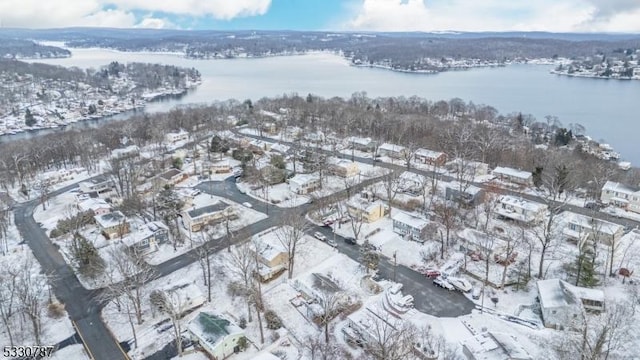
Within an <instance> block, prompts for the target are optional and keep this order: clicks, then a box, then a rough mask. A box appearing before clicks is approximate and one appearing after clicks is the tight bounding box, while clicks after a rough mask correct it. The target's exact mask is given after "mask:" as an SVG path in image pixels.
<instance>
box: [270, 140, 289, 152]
mask: <svg viewBox="0 0 640 360" xmlns="http://www.w3.org/2000/svg"><path fill="white" fill-rule="evenodd" d="M271 151H275V152H279V153H282V154H285V153H286V152H287V151H289V146H287V145H284V144H280V143H277V144H273V145H271Z"/></svg>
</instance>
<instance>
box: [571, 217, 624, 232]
mask: <svg viewBox="0 0 640 360" xmlns="http://www.w3.org/2000/svg"><path fill="white" fill-rule="evenodd" d="M564 216H566V217H567V222H568V223H569V224H575V225H578V226H580V227H581V228H584V229H586V230H592V231H596V232H599V233H601V234H606V235H612V236H613V235H615V234H618V233H620V232H621V231H623V230H624V227H623V226H622V225H618V224H616V223H612V222H609V221H606V220H601V219H596V218H592V217H590V216H585V215H581V214H576V213H572V212H565V213H564Z"/></svg>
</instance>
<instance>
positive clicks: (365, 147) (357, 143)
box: [347, 136, 376, 152]
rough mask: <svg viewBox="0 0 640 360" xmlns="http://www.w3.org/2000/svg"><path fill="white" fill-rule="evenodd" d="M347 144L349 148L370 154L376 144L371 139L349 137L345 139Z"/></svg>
mask: <svg viewBox="0 0 640 360" xmlns="http://www.w3.org/2000/svg"><path fill="white" fill-rule="evenodd" d="M347 143H348V146H349V147H350V148H352V149H355V150H359V151H365V152H371V151H373V150H374V149H375V147H376V142H375V141H373V140H372V139H371V138H361V137H356V136H351V137H349V138H348V139H347Z"/></svg>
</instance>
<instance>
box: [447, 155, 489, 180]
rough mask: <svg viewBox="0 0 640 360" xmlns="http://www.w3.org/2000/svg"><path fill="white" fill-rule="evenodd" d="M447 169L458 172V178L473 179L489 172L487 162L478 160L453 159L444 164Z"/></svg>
mask: <svg viewBox="0 0 640 360" xmlns="http://www.w3.org/2000/svg"><path fill="white" fill-rule="evenodd" d="M446 168H447V170H449V171H451V172H453V173H456V174H458V175H457V178H458V179H461V178H463V179H473V178H475V177H476V176H483V175H487V174H488V173H489V164H487V163H483V162H480V161H470V160H463V159H454V160H452V161H449V162H448V163H447V165H446Z"/></svg>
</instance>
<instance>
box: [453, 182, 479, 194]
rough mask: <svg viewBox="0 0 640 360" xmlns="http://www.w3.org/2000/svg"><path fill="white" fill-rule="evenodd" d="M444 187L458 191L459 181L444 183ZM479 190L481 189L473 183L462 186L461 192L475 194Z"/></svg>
mask: <svg viewBox="0 0 640 360" xmlns="http://www.w3.org/2000/svg"><path fill="white" fill-rule="evenodd" d="M446 187H447V188H450V189H452V190H455V191H460V183H459V182H458V181H451V182H450V183H449V184H448V185H446ZM480 191H482V189H481V188H479V187H477V186H473V185H465V186H462V192H463V193H465V194H471V195H476V194H478V193H479V192H480Z"/></svg>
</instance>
